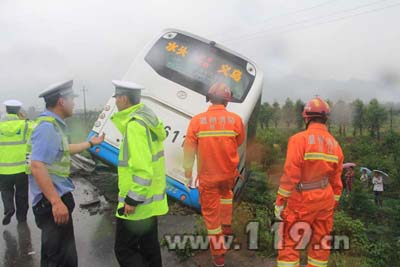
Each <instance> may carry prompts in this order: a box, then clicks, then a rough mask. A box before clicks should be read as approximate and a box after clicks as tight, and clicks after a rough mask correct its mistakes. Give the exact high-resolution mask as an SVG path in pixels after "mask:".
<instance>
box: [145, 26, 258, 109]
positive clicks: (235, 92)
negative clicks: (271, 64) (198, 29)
mask: <svg viewBox="0 0 400 267" xmlns="http://www.w3.org/2000/svg"><path fill="white" fill-rule="evenodd" d="M171 36H172V37H171ZM145 61H146V62H147V63H148V64H149V65H150V66H151V67H152V68H153V69H154V70H155V71H156V72H157V73H158V74H159V75H161V76H162V77H164V78H166V79H168V80H171V81H173V82H175V83H178V84H180V85H182V86H184V87H186V88H188V89H191V90H193V91H196V92H198V93H200V94H202V95H206V94H207V91H208V89H209V88H210V86H211V85H212V84H214V83H216V82H223V83H225V84H227V85H228V86H229V87H230V88H231V90H232V98H233V99H232V100H231V102H238V103H241V102H243V101H244V99H245V98H246V95H247V93H248V91H249V90H250V88H251V86H252V84H253V82H254V78H255V77H254V72H255V71H254V70H250V71H252V72H253V74H252V73H250V72H248V70H247V64H248V62H247V61H246V60H244V59H242V58H240V57H237V56H235V55H233V54H230V53H228V52H226V51H224V50H222V49H219V48H217V47H215V46H213V45H210V44H207V43H205V42H202V41H200V40H197V39H195V38H192V37H189V36H186V35H183V34H180V33H176V34H175V33H174V34H170V35H168V34H166V35H164V37H162V38H160V39H159V40H158V41H157V42H156V43H155V45H154V46H153V47H152V48H151V50H150V51H149V52H148V54H147V55H146V57H145Z"/></svg>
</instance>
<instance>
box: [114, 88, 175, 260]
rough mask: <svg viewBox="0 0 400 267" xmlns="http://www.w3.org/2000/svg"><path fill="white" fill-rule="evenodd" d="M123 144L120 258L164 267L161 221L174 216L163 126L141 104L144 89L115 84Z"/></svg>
mask: <svg viewBox="0 0 400 267" xmlns="http://www.w3.org/2000/svg"><path fill="white" fill-rule="evenodd" d="M112 83H113V85H114V86H115V95H114V97H115V103H116V106H117V108H118V112H117V113H115V114H114V116H113V117H112V118H111V120H112V122H113V123H114V125H115V126H116V127H117V129H118V130H119V131H120V132H121V134H122V136H123V141H122V144H121V146H120V150H119V161H118V188H119V193H118V202H119V203H118V207H117V212H116V217H117V223H116V236H115V246H114V248H115V255H116V257H117V260H118V262H119V264H120V266H150V267H159V266H162V261H161V251H160V244H159V240H158V222H157V217H158V216H160V215H165V214H166V213H167V212H168V203H167V196H166V176H165V158H164V144H163V142H164V140H165V139H166V132H165V129H164V125H163V123H162V122H161V121H160V120H159V118H158V117H157V116H156V115H155V114H154V112H153V111H152V110H151V109H150V108H149V107H147V106H145V105H144V104H142V103H140V99H141V90H143V89H144V87H143V86H141V85H138V84H136V83H132V82H127V81H113V82H112Z"/></svg>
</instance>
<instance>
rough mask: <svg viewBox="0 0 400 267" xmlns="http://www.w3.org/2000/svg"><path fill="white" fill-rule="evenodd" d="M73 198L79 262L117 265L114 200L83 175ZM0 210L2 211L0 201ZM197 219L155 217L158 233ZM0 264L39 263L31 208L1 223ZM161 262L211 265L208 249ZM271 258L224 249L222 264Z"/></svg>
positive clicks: (186, 229) (25, 266) (191, 226)
mask: <svg viewBox="0 0 400 267" xmlns="http://www.w3.org/2000/svg"><path fill="white" fill-rule="evenodd" d="M74 183H75V185H76V190H75V192H74V198H75V202H76V206H75V210H74V213H73V218H74V227H75V239H76V246H77V251H78V258H79V266H98V267H103V266H104V267H109V266H118V264H117V261H116V259H115V256H114V249H113V246H114V227H115V223H114V221H115V220H114V216H113V207H114V205H115V204H113V203H108V202H107V201H106V200H105V199H104V197H102V196H99V193H98V192H99V191H98V190H97V188H95V187H94V186H93V185H92V184H91V183H89V182H88V181H87V180H85V179H83V178H75V179H74ZM95 198H98V199H100V205H97V206H94V207H91V208H89V209H82V208H80V204H82V203H85V202H87V201H91V200H93V199H95ZM0 214H1V215H2V214H3V206H2V205H1V208H0ZM199 220H200V217H199V215H197V214H194V213H192V214H188V215H177V214H174V215H166V216H163V217H161V218H160V219H159V236H160V238H161V237H163V236H164V234H167V233H168V234H183V233H193V232H194V231H195V226H196V225H198V222H199ZM0 227H1V231H0V233H1V237H0V266H5V267H17V266H18V267H31V266H40V231H39V229H38V228H37V226H36V224H35V221H34V216H33V213H32V210H31V208H30V209H29V212H28V221H27V223H22V224H18V223H17V222H16V219H15V216H14V217H13V218H12V221H11V223H10V224H9V225H7V226H3V225H1V226H0ZM162 254H163V266H166V267H170V266H171V267H172V266H183V267H200V266H201V267H202V266H211V260H210V255H209V252H208V251H203V252H199V253H196V255H195V256H194V257H191V258H190V259H188V260H187V261H184V262H180V260H179V259H178V257H177V256H176V254H175V253H174V252H169V251H168V250H167V249H166V248H163V250H162ZM272 264H273V263H272V262H271V261H267V260H263V259H261V258H259V257H255V254H254V253H253V252H247V251H243V252H240V253H238V252H228V254H227V258H226V266H242V267H246V266H274V265H272Z"/></svg>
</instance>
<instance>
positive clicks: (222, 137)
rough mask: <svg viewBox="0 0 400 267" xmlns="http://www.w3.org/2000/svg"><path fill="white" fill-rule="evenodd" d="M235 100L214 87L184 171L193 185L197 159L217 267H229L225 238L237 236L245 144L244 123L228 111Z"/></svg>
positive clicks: (189, 138)
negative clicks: (237, 188) (235, 215)
mask: <svg viewBox="0 0 400 267" xmlns="http://www.w3.org/2000/svg"><path fill="white" fill-rule="evenodd" d="M231 96H232V94H231V91H230V89H229V87H228V86H226V85H225V84H223V83H216V84H214V85H212V86H211V88H210V90H209V92H208V94H207V96H206V101H207V102H208V101H211V104H212V105H211V106H210V107H209V108H208V110H207V111H206V112H204V113H201V114H198V115H196V116H194V117H193V118H192V120H191V121H190V124H189V127H188V129H187V133H186V138H185V144H184V166H183V167H184V169H185V176H186V178H187V179H188V180H189V184H191V183H192V182H191V180H192V169H193V165H194V160H195V156H196V155H197V173H198V175H197V178H198V180H199V192H200V204H201V212H202V214H203V218H204V220H205V223H206V226H207V231H208V236H209V239H210V241H211V242H210V249H211V255H212V256H213V264H214V265H215V266H224V264H225V258H224V254H225V253H226V248H225V247H224V245H223V243H224V242H223V235H232V234H233V233H232V227H231V224H232V198H233V192H232V189H233V186H234V182H235V179H236V178H237V177H238V176H239V172H238V166H239V162H240V157H239V153H238V148H239V147H240V145H242V144H243V142H244V140H245V129H244V125H243V122H242V119H241V118H240V116H239V115H237V114H235V113H232V112H229V111H228V110H227V109H226V106H227V105H228V102H229V101H230V100H231ZM221 240H222V242H221ZM221 244H222V245H221Z"/></svg>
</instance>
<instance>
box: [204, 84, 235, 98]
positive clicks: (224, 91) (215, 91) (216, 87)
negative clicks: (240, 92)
mask: <svg viewBox="0 0 400 267" xmlns="http://www.w3.org/2000/svg"><path fill="white" fill-rule="evenodd" d="M213 97H216V98H219V99H222V100H226V101H230V100H231V99H232V92H231V89H230V88H229V87H228V86H227V85H226V84H224V83H214V84H213V85H212V86H211V87H210V90H208V93H207V101H208V100H209V99H210V98H213Z"/></svg>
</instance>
